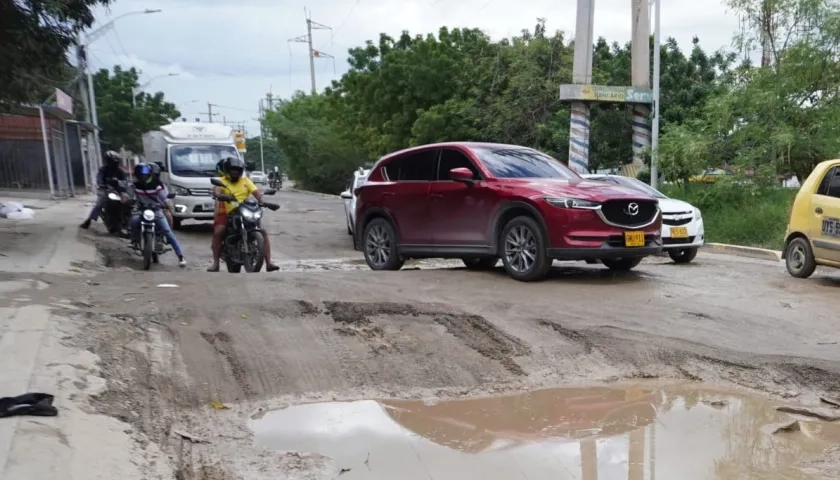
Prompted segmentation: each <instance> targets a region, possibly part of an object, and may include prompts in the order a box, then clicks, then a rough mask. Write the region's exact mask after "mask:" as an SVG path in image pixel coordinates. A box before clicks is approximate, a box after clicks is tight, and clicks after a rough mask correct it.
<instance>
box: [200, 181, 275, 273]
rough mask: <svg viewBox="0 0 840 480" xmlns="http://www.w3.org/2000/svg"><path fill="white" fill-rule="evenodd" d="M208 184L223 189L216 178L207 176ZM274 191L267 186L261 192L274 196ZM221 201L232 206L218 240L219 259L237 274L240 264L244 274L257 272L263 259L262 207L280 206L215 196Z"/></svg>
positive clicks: (272, 208) (273, 207) (222, 185)
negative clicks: (220, 242)
mask: <svg viewBox="0 0 840 480" xmlns="http://www.w3.org/2000/svg"><path fill="white" fill-rule="evenodd" d="M210 183H212V184H213V185H215V186H217V187H222V188H225V189H227V188H226V187H225V185H224V184H223V183H222V182H221V180H219V179H218V178H211V179H210ZM275 193H277V192H276V191H275V190H272V189H269V190H266V191H265V192H264V194H265V195H274V194H275ZM216 199H217V200H219V201H222V202H229V203H232V204H233V205H234V206H235V208H234V209H233V211H231V212H228V224H227V230H226V231H225V238H224V240H223V241H222V260H224V262H225V266H226V268H227V271H228V272H230V273H239V272H240V271H241V270H242V267H245V271H246V272H248V273H254V272H259V271H260V270H261V269H262V266H263V262H264V261H265V230H263V229H262V226H261V222H260V220H261V219H262V213H263V212H262V209H263V208H267V209H269V210H271V211H276V210H278V209H279V208H280V205H277V204H274V203H267V202H262V203H257V202H256V201H254V200H246V201H244V202H239V201H237V199H236V197H235V196H233V195H224V194H222V195H216Z"/></svg>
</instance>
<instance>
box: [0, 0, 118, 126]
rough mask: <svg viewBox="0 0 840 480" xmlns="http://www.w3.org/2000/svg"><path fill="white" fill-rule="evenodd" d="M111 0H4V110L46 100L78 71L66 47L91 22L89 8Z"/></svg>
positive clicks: (0, 51)
mask: <svg viewBox="0 0 840 480" xmlns="http://www.w3.org/2000/svg"><path fill="white" fill-rule="evenodd" d="M108 3H110V0H62V1H60V2H56V1H52V0H15V1H12V0H2V1H0V65H2V68H0V111H2V110H4V109H9V108H10V107H11V106H13V105H15V104H19V103H28V102H42V101H44V100H45V99H46V98H47V97H48V96H49V95H50V93H52V91H51V88H53V87H61V88H66V86H65V84H66V83H67V82H68V81H71V80H72V79H73V77H74V76H75V75H74V74H73V73H71V72H70V69H69V65H68V64H67V49H68V48H69V47H70V45H72V44H73V42H74V41H75V39H76V34H77V33H78V32H79V31H80V30H81V29H84V28H87V27H90V25H91V24H92V23H93V12H92V11H91V8H92V7H93V6H95V5H97V4H108Z"/></svg>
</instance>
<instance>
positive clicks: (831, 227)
mask: <svg viewBox="0 0 840 480" xmlns="http://www.w3.org/2000/svg"><path fill="white" fill-rule="evenodd" d="M822 233H823V235H827V236H829V237H840V219H837V218H831V217H828V218H823V221H822Z"/></svg>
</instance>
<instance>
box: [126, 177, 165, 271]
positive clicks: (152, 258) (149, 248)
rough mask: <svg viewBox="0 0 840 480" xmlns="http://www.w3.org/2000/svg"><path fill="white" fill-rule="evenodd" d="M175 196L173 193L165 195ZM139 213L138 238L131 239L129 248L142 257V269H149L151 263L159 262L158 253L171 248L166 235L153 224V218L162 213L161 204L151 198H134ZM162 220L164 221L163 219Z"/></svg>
mask: <svg viewBox="0 0 840 480" xmlns="http://www.w3.org/2000/svg"><path fill="white" fill-rule="evenodd" d="M167 198H169V199H172V198H175V194H174V193H170V194H169V196H168V197H167ZM135 206H136V208H137V211H138V212H139V213H140V238H139V239H132V241H131V248H133V249H134V250H136V251H137V252H138V253H139V254H140V255H141V256H142V257H143V270H150V269H151V268H152V263H159V262H160V258H159V257H160V255H163V254H164V253H166V252H168V251H169V250H172V249H171V248H170V247H169V241H168V240H167V239H166V235H164V234H163V232H162V231H160V230H159V229H158V228H157V226H156V225H155V218H156V217H158V216H161V215H163V208H164V207H163V205H161V204H160V203H157V202H155V201H152V200H140V199H136V200H135ZM164 221H166V220H165V219H164Z"/></svg>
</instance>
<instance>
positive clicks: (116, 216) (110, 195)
mask: <svg viewBox="0 0 840 480" xmlns="http://www.w3.org/2000/svg"><path fill="white" fill-rule="evenodd" d="M102 190H103V192H102V194H103V195H105V203H104V204H103V205H102V213H100V214H99V216H100V217H101V218H102V223H103V224H104V225H105V227H106V228H107V229H108V233H110V234H111V235H114V234H117V233H121V232H122V231H124V230H127V229H128V221H129V218H130V217H131V209H130V208H129V207H127V206H126V204H125V203H123V194H124V193H125V191H126V185H125V182H124V181H120V180H109V181H108V182H106V183H105V185H104V186H103V187H102Z"/></svg>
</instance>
